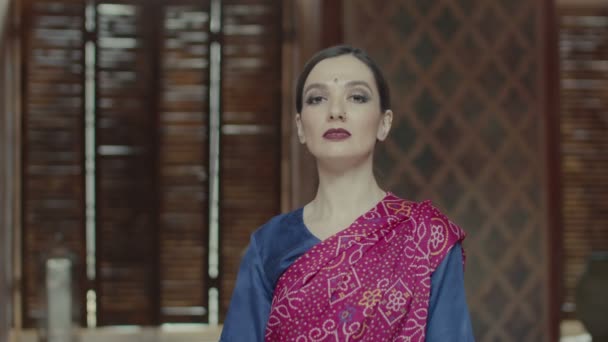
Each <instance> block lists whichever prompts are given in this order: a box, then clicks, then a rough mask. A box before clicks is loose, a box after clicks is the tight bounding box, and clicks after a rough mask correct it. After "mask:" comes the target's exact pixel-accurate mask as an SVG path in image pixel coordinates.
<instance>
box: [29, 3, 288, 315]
mask: <svg viewBox="0 0 608 342" xmlns="http://www.w3.org/2000/svg"><path fill="white" fill-rule="evenodd" d="M218 3H219V4H220V5H221V13H222V15H221V17H220V16H218V17H217V18H219V19H221V23H222V24H221V25H220V26H219V29H217V30H215V31H213V30H212V29H211V25H210V22H211V21H212V19H213V18H212V14H211V8H212V5H211V1H204V0H197V1H194V0H179V1H176V0H171V1H170V0H155V1H151V0H150V1H148V0H129V1H126V0H116V1H95V2H94V6H93V8H92V9H93V11H90V10H91V8H89V12H88V13H89V14H90V13H93V14H94V15H93V16H92V18H93V22H87V20H86V18H87V6H86V2H85V1H84V0H30V1H26V2H25V4H24V17H25V18H26V19H27V20H26V21H25V24H26V26H25V30H24V42H25V49H24V52H25V56H26V62H25V68H24V124H23V137H24V138H23V145H24V147H23V150H24V154H23V170H24V171H23V185H22V186H23V194H24V205H23V218H24V241H23V259H24V274H25V282H24V294H25V296H24V300H23V301H24V308H25V311H24V318H25V322H26V326H29V327H31V326H34V325H35V324H36V320H37V319H39V318H42V317H43V316H42V315H43V309H44V303H43V298H42V296H41V292H42V289H41V284H42V280H43V278H42V272H41V269H40V266H41V265H40V263H41V260H43V258H44V256H45V253H47V252H48V250H49V249H50V247H51V246H52V245H53V244H61V245H63V246H65V247H67V248H68V249H69V250H70V251H71V252H72V254H73V255H74V257H75V259H76V260H77V262H78V265H79V269H78V272H79V275H80V276H79V279H80V281H79V282H80V284H79V288H80V290H81V292H82V293H80V294H79V297H80V299H81V300H82V303H83V304H84V298H85V291H87V290H95V291H96V294H97V307H96V310H97V324H98V325H114V324H138V325H155V324H160V323H166V322H205V321H207V320H208V319H209V316H208V313H209V304H210V302H209V301H210V299H209V298H208V294H209V289H210V288H211V287H218V288H219V299H220V301H221V302H220V312H224V311H225V308H226V305H227V302H228V299H229V297H230V294H231V292H232V287H233V283H234V278H235V274H236V271H237V266H238V262H239V261H240V257H241V252H242V250H243V249H244V248H245V246H246V245H247V243H248V237H249V234H250V233H251V232H252V231H253V230H254V229H255V228H257V227H259V226H260V225H261V224H262V223H264V221H265V220H267V219H269V218H270V217H271V216H273V215H275V214H277V213H278V211H279V209H280V208H279V204H280V198H279V196H280V191H279V185H280V167H279V158H280V108H281V102H280V96H279V95H280V84H281V83H280V80H281V75H280V67H279V66H280V63H281V60H280V57H281V54H280V46H281V38H282V37H281V35H280V30H281V22H280V20H281V17H280V13H281V9H280V4H277V2H276V1H268V0H247V1H245V0H241V1H234V0H232V1H228V0H226V1H219V2H218ZM90 18H91V16H89V19H90ZM213 44H215V45H216V46H219V50H218V51H220V52H221V54H220V58H219V59H218V61H219V62H220V64H219V66H218V68H219V69H218V70H219V71H220V73H219V74H220V76H221V79H220V83H219V86H220V87H219V89H218V91H219V96H220V97H219V99H220V102H219V109H220V111H219V113H218V114H219V117H218V119H219V121H218V123H219V133H218V134H219V135H218V136H219V139H218V140H219V148H218V149H217V151H219V153H220V155H219V159H218V161H219V174H218V176H219V198H218V199H216V202H215V203H212V202H211V201H210V186H209V184H210V177H211V176H212V175H210V157H211V158H213V156H210V154H209V151H210V150H211V149H212V146H210V135H211V134H210V133H212V131H210V117H211V116H210V115H213V113H211V110H210V108H211V105H210V94H211V91H212V90H211V81H210V75H211V72H212V71H211V67H210V63H211V62H210V60H211V56H210V51H211V46H212V45H213ZM85 45H86V46H87V48H86V49H85ZM91 47H92V48H91ZM85 50H86V51H85ZM85 52H86V53H89V52H91V53H92V55H93V56H94V58H93V59H92V65H91V60H88V59H86V58H85V56H86V54H85ZM87 72H92V74H93V76H91V75H89V76H87ZM86 82H89V83H86ZM91 82H93V84H94V87H93V92H94V103H93V108H94V134H93V135H94V137H91V135H90V134H89V133H86V131H85V126H86V125H85V112H86V108H85V97H86V95H87V94H86V93H87V91H86V89H90V87H89V86H85V83H86V84H90V83H91ZM210 113H211V114H210ZM86 139H93V140H94V145H93V146H94V156H93V158H94V161H95V163H94V165H95V170H94V171H95V174H94V175H95V177H94V183H95V186H94V189H95V197H94V203H95V205H94V206H93V207H92V208H88V210H89V214H91V212H93V213H94V215H95V244H94V245H95V254H94V255H95V272H94V273H95V276H94V277H93V278H92V279H90V281H87V280H86V279H87V273H86V266H87V259H86V257H85V256H86V234H85V232H86V225H85V223H86V218H87V211H86V210H87V208H86V203H87V197H86V196H85V195H86V194H87V193H86V191H85V179H86V168H85V165H87V164H86V163H85V157H86V156H85V147H86ZM89 203H91V201H90V199H89ZM213 205H217V206H218V209H217V210H218V214H219V253H220V254H219V270H220V276H219V277H218V278H215V277H213V276H210V275H209V270H208V265H209V259H208V258H209V250H210V238H209V234H210V231H209V230H210V228H209V227H210V210H211V209H210V207H213ZM57 233H60V234H57ZM54 241H58V242H54ZM89 263H90V260H89ZM89 273H90V272H89ZM89 276H90V274H89ZM82 308H83V309H84V305H83V306H82ZM82 314H84V312H82ZM83 317H84V315H83ZM83 322H84V319H83Z"/></svg>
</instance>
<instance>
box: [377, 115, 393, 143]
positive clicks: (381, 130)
mask: <svg viewBox="0 0 608 342" xmlns="http://www.w3.org/2000/svg"><path fill="white" fill-rule="evenodd" d="M392 124H393V111H392V110H390V109H387V110H386V112H384V114H382V120H381V121H380V125H378V133H377V134H376V138H378V140H380V141H384V140H385V139H386V137H388V132H389V131H390V130H391V125H392Z"/></svg>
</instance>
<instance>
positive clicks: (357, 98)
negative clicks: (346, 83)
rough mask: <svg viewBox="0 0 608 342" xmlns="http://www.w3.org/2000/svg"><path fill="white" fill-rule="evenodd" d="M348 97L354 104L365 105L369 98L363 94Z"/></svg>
mask: <svg viewBox="0 0 608 342" xmlns="http://www.w3.org/2000/svg"><path fill="white" fill-rule="evenodd" d="M349 97H350V98H351V99H353V100H354V101H355V102H356V103H367V101H369V96H367V95H365V94H353V95H351V96H349Z"/></svg>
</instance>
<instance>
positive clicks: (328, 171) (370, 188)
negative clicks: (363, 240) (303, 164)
mask: <svg viewBox="0 0 608 342" xmlns="http://www.w3.org/2000/svg"><path fill="white" fill-rule="evenodd" d="M335 164H336V163H335V161H334V162H333V163H331V164H329V165H328V163H324V162H323V161H319V162H318V163H317V171H318V174H319V188H318V189H317V194H316V196H315V198H314V199H313V201H312V202H311V203H310V204H309V205H310V209H312V211H313V212H314V216H316V217H319V218H322V217H325V218H329V217H331V218H334V219H338V220H339V219H342V218H343V219H350V218H352V217H354V216H359V215H360V214H362V213H364V212H366V211H367V210H369V209H371V208H373V207H374V206H375V205H376V204H377V203H378V202H379V201H380V200H381V199H382V198H384V197H385V196H386V192H385V191H384V190H382V189H381V188H380V187H379V186H378V183H377V182H376V179H375V177H374V174H373V169H372V156H371V155H370V156H369V158H368V159H367V160H365V161H364V162H362V163H358V164H355V165H353V164H348V163H343V164H342V167H336V166H335Z"/></svg>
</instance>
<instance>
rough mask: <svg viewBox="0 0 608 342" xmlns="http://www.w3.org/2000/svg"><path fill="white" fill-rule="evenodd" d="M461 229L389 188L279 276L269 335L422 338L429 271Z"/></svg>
mask: <svg viewBox="0 0 608 342" xmlns="http://www.w3.org/2000/svg"><path fill="white" fill-rule="evenodd" d="M462 239H464V232H463V231H462V230H461V229H460V228H458V227H457V226H456V225H454V224H453V223H451V222H450V221H449V220H448V219H447V218H446V217H445V216H444V215H443V214H441V213H440V212H439V211H438V210H437V209H436V208H434V207H433V206H432V205H431V204H430V202H428V201H426V202H423V203H414V202H408V201H405V200H403V199H400V198H398V197H396V196H394V195H393V194H390V193H389V194H388V195H387V196H386V197H385V198H384V199H383V200H382V201H381V202H379V203H378V204H377V205H376V207H374V208H373V209H372V210H370V211H368V212H366V213H365V214H363V215H362V216H360V217H359V218H358V219H357V220H356V221H355V222H353V224H352V225H351V226H350V227H348V228H347V229H345V230H343V231H341V232H339V233H338V234H336V235H334V236H332V237H330V238H328V239H327V240H325V241H322V242H321V243H319V244H317V245H315V246H314V247H313V248H311V249H310V250H309V251H308V252H306V253H305V254H304V255H302V256H301V257H300V258H299V259H297V260H296V261H295V262H294V263H293V264H292V265H291V266H290V267H289V268H288V269H287V271H285V273H283V275H282V276H281V277H280V279H279V281H278V283H277V286H276V288H275V291H274V297H273V300H272V308H271V312H270V316H269V319H268V323H267V326H266V337H265V340H266V341H296V342H304V341H374V342H377V341H424V338H425V327H426V320H427V314H428V304H429V297H430V287H431V279H430V277H431V274H432V273H433V271H434V270H435V268H437V266H438V265H439V264H440V263H441V260H442V259H443V257H444V256H445V255H446V254H447V252H448V251H449V249H450V248H451V247H452V246H453V245H454V244H455V243H456V242H458V241H460V240H462Z"/></svg>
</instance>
